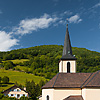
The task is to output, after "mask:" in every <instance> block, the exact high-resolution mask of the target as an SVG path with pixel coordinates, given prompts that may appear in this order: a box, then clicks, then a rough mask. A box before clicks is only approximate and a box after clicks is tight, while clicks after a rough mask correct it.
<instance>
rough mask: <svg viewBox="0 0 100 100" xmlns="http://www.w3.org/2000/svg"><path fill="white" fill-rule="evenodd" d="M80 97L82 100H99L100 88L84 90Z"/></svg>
mask: <svg viewBox="0 0 100 100" xmlns="http://www.w3.org/2000/svg"><path fill="white" fill-rule="evenodd" d="M82 96H83V98H84V100H100V88H84V89H82Z"/></svg>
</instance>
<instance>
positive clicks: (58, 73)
mask: <svg viewBox="0 0 100 100" xmlns="http://www.w3.org/2000/svg"><path fill="white" fill-rule="evenodd" d="M58 75H59V73H58V74H57V77H56V79H55V82H54V84H53V87H54V85H55V83H56V80H57V78H58Z"/></svg>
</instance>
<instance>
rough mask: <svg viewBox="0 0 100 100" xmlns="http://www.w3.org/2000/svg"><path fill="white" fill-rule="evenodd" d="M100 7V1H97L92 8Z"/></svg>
mask: <svg viewBox="0 0 100 100" xmlns="http://www.w3.org/2000/svg"><path fill="white" fill-rule="evenodd" d="M97 7H100V3H97V4H96V5H94V6H93V7H92V8H97Z"/></svg>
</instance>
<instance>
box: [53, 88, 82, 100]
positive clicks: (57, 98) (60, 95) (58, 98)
mask: <svg viewBox="0 0 100 100" xmlns="http://www.w3.org/2000/svg"><path fill="white" fill-rule="evenodd" d="M70 95H81V89H54V99H53V100H63V99H65V98H66V97H68V96H70Z"/></svg>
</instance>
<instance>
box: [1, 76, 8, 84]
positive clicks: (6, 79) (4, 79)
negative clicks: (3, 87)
mask: <svg viewBox="0 0 100 100" xmlns="http://www.w3.org/2000/svg"><path fill="white" fill-rule="evenodd" d="M2 82H3V83H4V84H7V83H9V77H7V76H4V77H3V78H2Z"/></svg>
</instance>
